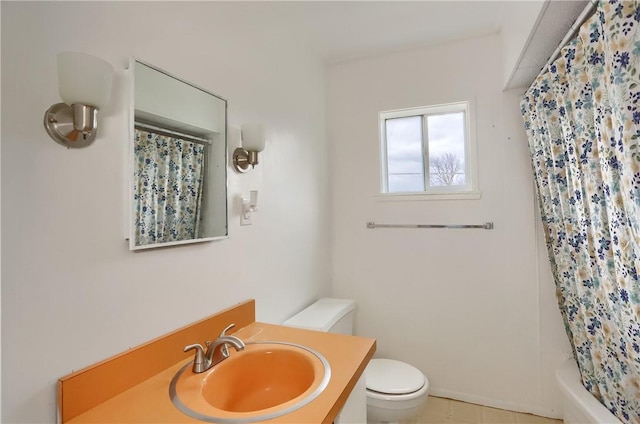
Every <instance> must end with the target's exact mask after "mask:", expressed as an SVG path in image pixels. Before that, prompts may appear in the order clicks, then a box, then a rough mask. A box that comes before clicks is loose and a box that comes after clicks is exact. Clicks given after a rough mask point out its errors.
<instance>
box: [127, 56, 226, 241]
mask: <svg viewBox="0 0 640 424" xmlns="http://www.w3.org/2000/svg"><path fill="white" fill-rule="evenodd" d="M136 62H137V63H139V64H141V65H144V66H147V67H149V68H151V69H153V70H155V71H158V72H160V73H162V74H164V75H166V76H168V77H171V78H173V79H175V80H177V81H180V82H182V83H184V84H187V85H189V86H191V87H193V88H195V89H198V90H200V91H202V92H204V93H206V94H209V95H211V96H213V97H215V98H217V99H219V100H221V101H223V102H224V143H223V144H224V146H223V148H222V149H221V150H220V152H221V153H222V154H223V157H224V185H223V187H224V191H225V194H224V199H225V207H224V211H225V213H224V217H225V218H224V219H225V230H226V231H225V234H222V235H216V236H211V237H202V238H197V239H189V240H180V241H170V242H163V243H154V244H146V245H136V240H135V234H136V230H135V211H134V200H133V196H134V183H135V178H134V175H135V160H134V159H135V153H134V149H135V111H136V108H135V87H136V86H135V80H136V66H135V65H136ZM125 74H126V75H127V76H128V78H127V80H128V85H127V90H126V91H127V93H128V94H129V98H128V103H129V105H128V108H127V110H128V119H127V135H128V140H127V144H126V145H127V155H126V161H127V163H126V166H125V167H124V168H125V172H126V173H127V175H126V178H125V184H126V185H127V187H126V190H125V193H126V196H127V198H126V201H125V207H126V208H127V215H126V216H127V219H126V221H127V229H126V230H125V238H126V239H127V240H128V241H129V250H134V251H135V250H146V249H155V248H159V247H170V246H179V245H183V244H193V243H203V242H210V241H216V240H224V239H228V238H229V187H228V185H229V176H228V174H229V172H228V171H229V163H228V162H229V158H228V156H229V155H228V154H227V150H228V129H229V127H228V107H229V103H228V101H227V99H226V98H224V97H222V96H219V95H217V94H215V93H212V92H211V91H209V90H205V89H204V88H202V87H200V86H197V85H195V84H193V83H191V82H188V81H185V80H184V79H182V78H179V77H177V76H175V75H174V74H171V73H169V72H167V71H165V70H164V69H161V68H158V67H157V66H155V65H151V64H150V63H148V62H145V61H142V60H140V59H136V58H135V57H133V56H132V57H130V58H129V64H128V68H126V69H125Z"/></svg>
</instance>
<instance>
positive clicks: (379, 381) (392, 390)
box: [365, 359, 425, 395]
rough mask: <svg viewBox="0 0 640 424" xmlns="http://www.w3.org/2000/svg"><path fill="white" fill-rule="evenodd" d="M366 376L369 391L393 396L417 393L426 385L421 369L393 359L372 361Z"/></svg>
mask: <svg viewBox="0 0 640 424" xmlns="http://www.w3.org/2000/svg"><path fill="white" fill-rule="evenodd" d="M365 375H366V381H367V389H369V390H373V391H375V392H378V393H388V394H392V395H401V394H407V393H413V392H416V391H418V390H420V389H421V388H422V386H424V383H425V377H424V374H422V372H420V370H419V369H417V368H415V367H413V366H411V365H409V364H406V363H404V362H400V361H396V360H393V359H372V360H371V362H369V365H367V369H366V371H365Z"/></svg>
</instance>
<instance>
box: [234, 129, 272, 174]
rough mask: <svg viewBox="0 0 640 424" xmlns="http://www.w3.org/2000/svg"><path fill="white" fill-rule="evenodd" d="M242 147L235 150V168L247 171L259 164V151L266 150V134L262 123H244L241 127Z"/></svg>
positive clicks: (239, 170)
mask: <svg viewBox="0 0 640 424" xmlns="http://www.w3.org/2000/svg"><path fill="white" fill-rule="evenodd" d="M240 134H241V135H240V137H241V138H242V147H238V148H237V149H236V150H234V151H233V168H234V169H235V170H236V171H238V172H247V171H248V170H249V165H251V167H252V168H255V166H256V165H257V164H258V153H259V152H261V151H263V150H264V144H265V135H264V126H263V125H262V124H244V125H242V128H241V129H240Z"/></svg>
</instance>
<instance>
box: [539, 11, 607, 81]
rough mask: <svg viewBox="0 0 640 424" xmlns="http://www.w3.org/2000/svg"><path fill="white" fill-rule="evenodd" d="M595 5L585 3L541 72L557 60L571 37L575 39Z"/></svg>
mask: <svg viewBox="0 0 640 424" xmlns="http://www.w3.org/2000/svg"><path fill="white" fill-rule="evenodd" d="M597 4H598V0H589V3H587V5H586V6H585V7H584V9H582V12H580V14H579V15H578V18H577V19H576V20H575V22H574V23H573V25H571V28H569V31H567V34H566V35H565V36H564V38H563V39H562V41H560V44H559V45H558V47H557V48H556V49H555V50H554V51H553V53H551V56H550V57H549V60H548V61H547V63H546V64H545V65H544V66H543V67H542V71H541V72H544V71H545V70H546V69H547V68H549V66H551V64H552V63H553V61H554V60H556V59H557V58H558V56H559V55H560V50H562V48H563V47H564V46H566V45H567V43H569V41H571V40H572V39H573V37H575V35H576V33H577V32H578V30H579V29H580V26H581V25H582V24H583V23H584V22H585V21H586V20H587V19H588V18H589V17H590V16H591V13H592V12H593V11H594V10H595V8H596V6H597Z"/></svg>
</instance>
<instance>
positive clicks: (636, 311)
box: [521, 0, 640, 424]
mask: <svg viewBox="0 0 640 424" xmlns="http://www.w3.org/2000/svg"><path fill="white" fill-rule="evenodd" d="M639 25H640V2H638V1H633V2H631V1H615V0H614V1H602V2H601V3H600V4H599V5H598V7H597V10H596V12H595V14H594V15H593V16H592V17H591V18H590V19H589V20H588V21H587V22H585V23H584V24H583V25H582V27H581V28H580V31H579V34H578V36H577V37H576V39H575V40H574V41H573V42H571V43H570V44H569V45H567V46H566V47H565V48H563V49H562V51H561V54H560V57H559V58H558V59H557V60H556V61H555V62H554V63H553V64H552V65H551V66H550V68H549V69H548V70H547V71H546V72H543V73H541V74H540V76H538V78H537V79H536V80H535V81H534V83H533V84H532V86H531V87H530V88H529V89H528V90H527V92H526V93H525V96H524V99H523V101H522V103H521V107H522V115H523V117H524V121H525V128H526V131H527V135H528V138H529V147H530V153H531V158H532V164H533V168H534V174H535V180H536V185H537V191H538V199H539V204H540V210H541V215H542V221H543V225H544V230H545V237H546V243H547V248H548V253H549V260H550V262H551V268H552V271H553V275H554V279H555V284H556V287H557V297H558V303H559V306H560V309H561V312H562V315H563V319H564V321H565V327H566V330H567V334H568V336H569V339H570V341H571V343H572V346H573V349H574V354H575V357H576V359H577V362H578V365H579V368H580V371H581V374H582V380H583V384H584V385H585V387H586V388H587V389H588V390H589V391H590V392H591V393H592V394H593V395H594V396H595V397H596V398H598V399H600V401H601V402H602V403H603V404H604V405H605V406H606V407H607V408H608V409H609V410H610V411H611V412H613V413H614V414H615V415H616V416H618V417H619V418H620V419H621V420H622V421H623V422H626V423H635V424H638V423H640V280H639V276H638V274H639V272H640V145H639V140H640V108H638V103H640V79H639V78H640V30H639V29H638V27H639Z"/></svg>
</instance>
